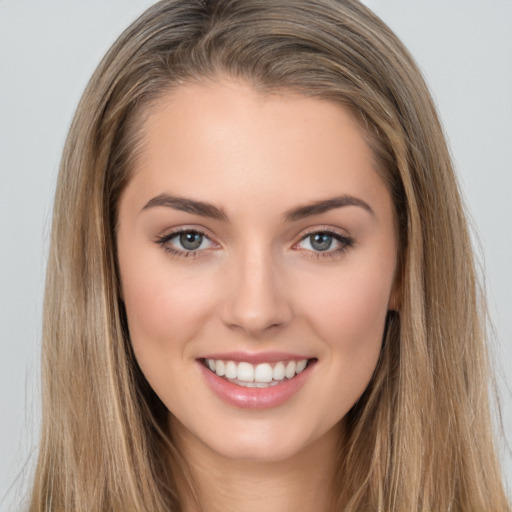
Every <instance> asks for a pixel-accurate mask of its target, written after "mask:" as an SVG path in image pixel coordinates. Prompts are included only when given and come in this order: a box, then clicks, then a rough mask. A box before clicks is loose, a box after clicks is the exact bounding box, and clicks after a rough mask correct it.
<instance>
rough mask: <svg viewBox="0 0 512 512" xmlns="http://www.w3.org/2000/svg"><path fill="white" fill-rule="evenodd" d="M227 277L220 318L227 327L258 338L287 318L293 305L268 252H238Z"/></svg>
mask: <svg viewBox="0 0 512 512" xmlns="http://www.w3.org/2000/svg"><path fill="white" fill-rule="evenodd" d="M226 277H227V281H228V283H227V286H226V291H227V294H226V300H225V301H224V303H223V307H222V320H223V322H224V324H225V325H227V326H228V327H229V328H231V329H234V330H239V331H242V332H243V333H244V334H246V335H248V336H251V337H255V338H259V337H262V336H264V335H265V334H267V333H268V332H270V331H274V330H276V329H278V328H282V327H283V326H285V325H286V324H288V323H289V322H290V320H291V318H292V316H293V311H292V307H291V304H290V302H289V300H288V299H287V293H286V289H285V288H286V287H285V285H284V282H283V278H282V274H281V273H280V272H279V269H278V268H277V265H276V264H275V263H274V262H273V259H272V256H271V255H270V254H259V255H255V254H252V255H250V256H247V257H243V256H241V257H240V259H239V261H238V262H237V263H236V264H235V265H232V266H231V268H230V272H229V273H228V275H227V276H226Z"/></svg>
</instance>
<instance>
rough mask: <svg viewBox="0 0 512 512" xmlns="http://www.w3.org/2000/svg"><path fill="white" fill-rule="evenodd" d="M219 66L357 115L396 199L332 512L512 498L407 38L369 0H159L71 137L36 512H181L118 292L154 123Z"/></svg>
mask: <svg viewBox="0 0 512 512" xmlns="http://www.w3.org/2000/svg"><path fill="white" fill-rule="evenodd" d="M219 74H228V75H230V76H233V77H235V78H238V79H242V80H245V81H247V82H249V83H250V84H252V85H253V86H254V87H255V88H258V89H261V90H267V91H269V90H270V91H271V90H273V89H284V90H291V91H294V92H299V93H301V94H304V95H308V96H313V97H318V98H322V99H327V100H330V101H335V102H341V103H343V104H344V105H346V106H348V107H349V108H351V109H353V110H354V112H356V113H357V115H358V116H359V117H360V120H361V124H362V126H363V127H364V128H365V133H366V137H367V140H368V143H369V144H370V146H371V147H372V149H373V151H374V153H375V157H376V162H377V164H378V169H379V172H380V173H381V175H382V177H383V179H384V180H385V181H386V183H387V185H388V187H389V190H390V192H391V194H392V196H393V199H394V202H395V210H396V218H397V229H398V230H399V239H400V248H399V253H400V275H399V279H400V283H401V298H400V305H399V312H398V313H390V315H389V318H388V322H387V326H386V336H385V340H384V343H383V348H382V354H381V358H380V361H379V365H378V367H377V369H376V372H375V375H374V378H373V380H372V382H371V384H370V386H369V387H368V389H367V390H366V391H365V393H364V395H363V396H362V397H361V399H360V400H359V401H358V403H357V404H356V405H355V406H354V407H353V409H352V410H351V411H350V413H349V415H348V418H347V423H348V429H347V435H346V438H345V440H344V443H343V446H342V447H340V454H339V472H338V474H337V476H336V478H337V483H335V487H336V489H337V495H338V501H337V503H336V504H335V505H333V507H334V508H333V510H339V511H341V510H344V511H346V512H349V511H350V512H353V511H369V510H375V511H377V510H379V511H394V512H411V511H432V510H436V511H451V512H456V511H469V510H475V511H477V510H478V511H484V510H493V511H496V512H499V511H510V505H509V503H508V500H507V498H506V495H505V493H504V490H503V486H502V483H501V475H500V471H499V466H498V463H497V458H496V454H495V448H494V444H493V438H492V428H491V419H490V406H489V400H488V389H489V377H490V373H489V363H488V358H487V354H486V347H485V330H486V329H485V317H484V315H483V311H484V308H483V303H482V297H481V294H480V293H479V289H478V285H477V279H476V275H475V268H474V262H473V256H472V249H471V245H470V240H469V235H468V229H467V224H466V219H465V213H464V207H463V204H462V202H461V199H460V196H459V192H458V186H457V183H456V178H455V176H454V172H453V169H452V164H451V162H450V157H449V153H448V150H447V147H446V143H445V139H444V136H443V133H442V129H441V126H440V123H439V120H438V117H437V115H436V112H435V108H434V106H433V103H432V100H431V97H430V94H429V92H428V89H427V87H426V85H425V83H424V81H423V79H422V77H421V74H420V72H419V71H418V69H417V67H416V65H415V63H414V62H413V59H412V58H411V56H410V55H409V53H408V52H407V50H406V49H405V48H404V47H403V45H402V44H401V43H400V41H399V40H398V39H397V38H396V36H395V35H394V34H393V33H392V32H391V30H390V29H389V28H388V27H387V26H386V25H385V24H384V23H383V22H382V21H381V20H380V19H378V18H377V17H376V16H375V15H374V14H373V13H372V12H371V11H370V10H368V9H367V8H365V7H364V6H363V5H361V4H360V3H359V2H357V1H355V0H294V1H290V0H210V1H208V0H202V1H201V0H163V1H161V2H159V3H158V4H156V5H155V6H153V7H152V8H150V9H149V10H148V11H146V13H144V14H143V15H142V16H141V17H140V18H139V19H138V20H137V21H135V22H134V23H133V24H132V25H131V26H130V27H129V28H128V29H127V30H126V31H125V32H124V33H123V34H122V35H121V36H120V38H119V39H118V40H117V42H116V43H115V44H114V45H113V47H112V48H111V49H110V51H109V52H108V53H107V55H106V56H105V57H104V59H103V60H102V62H101V64H100V65H99V67H98V69H97V70H96V72H95V73H94V75H93V77H92V79H91V81H90V83H89V85H88V87H87V89H86V91H85V93H84V95H83V98H82V100H81V103H80V105H79V107H78V109H77V112H76V115H75V118H74V121H73V124H72V127H71V129H70V133H69V136H68V139H67V142H66V146H65V149H64V154H63V158H62V163H61V169H60V175H59V181H58V186H57V192H56V199H55V209H54V215H53V228H52V238H51V248H50V255H49V263H48V273H47V284H46V295H45V309H44V334H43V424H42V438H41V445H40V455H39V461H38V465H37V470H36V477H35V483H34V488H33V494H32V500H31V506H30V510H31V512H36V511H41V512H42V511H53V512H59V511H71V510H73V511H75V512H81V511H84V512H85V511H102V510H105V511H107V510H109V511H131V510H137V511H148V512H163V511H178V510H181V507H180V503H179V496H178V495H177V492H176V485H175V482H176V479H177V478H183V477H182V476H181V475H177V474H174V473H173V470H172V469H171V468H176V467H179V468H184V469H183V470H184V471H185V472H186V461H183V460H181V459H180V454H179V452H178V450H177V449H176V447H175V446H174V444H173V440H172V432H168V431H167V430H166V428H165V421H164V420H165V415H166V413H167V411H166V410H165V408H164V406H163V404H162V403H161V402H160V401H159V399H158V398H157V397H156V395H155V394H154V392H153V391H152V390H151V388H150V387H149V385H148V384H147V382H146V381H145V379H144V377H143V376H142V374H141V372H140V370H139V369H138V366H137V364H136V361H135V358H134V356H133V353H132V350H131V346H130V341H129V336H128V332H127V327H126V318H125V312H124V308H123V304H122V301H121V299H120V294H119V280H118V274H117V264H116V246H115V229H116V216H117V203H118V198H119V196H120V193H121V192H122V190H123V188H124V187H125V185H126V183H127V182H128V180H129V178H130V172H131V170H132V167H133V162H134V161H135V159H136V158H137V151H138V148H139V147H140V139H141V130H140V126H141V124H142V121H143V118H144V116H146V115H148V113H149V112H150V111H151V109H152V108H154V106H155V105H157V104H158V100H159V98H161V97H162V96H163V95H165V94H166V93H168V91H170V90H172V88H174V87H177V86H179V85H180V84H184V83H187V82H190V81H201V80H205V79H215V77H216V76H218V75H219ZM171 460H172V461H174V463H173V464H170V462H169V461H171Z"/></svg>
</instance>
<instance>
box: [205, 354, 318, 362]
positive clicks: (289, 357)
mask: <svg viewBox="0 0 512 512" xmlns="http://www.w3.org/2000/svg"><path fill="white" fill-rule="evenodd" d="M200 359H220V360H222V361H235V362H236V363H240V362H242V361H246V362H248V363H251V364H260V363H278V362H279V361H302V360H304V359H311V357H308V356H304V355H301V354H290V353H288V352H261V353H252V354H251V353H250V352H223V353H217V354H208V355H206V356H201V357H200Z"/></svg>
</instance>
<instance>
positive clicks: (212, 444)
mask: <svg viewBox="0 0 512 512" xmlns="http://www.w3.org/2000/svg"><path fill="white" fill-rule="evenodd" d="M143 134H144V147H143V151H142V153H141V155H140V157H139V158H138V160H137V162H136V166H135V172H134V175H133V177H132V179H131V180H130V182H129V184H128V185H127V187H126V189H125V191H124V192H123V194H122V196H121V199H120V204H119V229H118V235H117V244H118V254H119V265H120V275H121V282H122V292H123V299H124V302H125V306H126V312H127V317H128V324H129V330H130V336H131V340H132V343H133V348H134V351H135V355H136V357H137V360H138V362H139V365H140V367H141V369H142V371H143V372H144V374H145V376H146V378H147V380H148V382H149V383H150V384H151V386H152V387H153V389H154V390H155V392H156V393H157V394H158V396H159V397H160V398H161V400H162V401H163V402H164V404H165V405H166V406H167V408H168V409H169V411H170V412H171V414H170V415H169V424H170V427H171V429H172V430H173V434H174V436H175V438H176V441H177V443H178V445H179V447H180V449H181V450H182V451H183V453H184V454H185V457H186V459H187V460H188V461H189V463H190V466H191V468H192V470H193V472H194V474H195V477H196V480H197V482H198V486H199V490H200V495H201V497H202V500H203V504H202V507H203V508H202V510H205V511H217V510H219V511H220V510H223V511H226V510H236V511H239V512H241V511H246V512H247V511H252V510H258V511H260V510H267V511H274V510H275V511H277V510H279V511H288V510H290V511H291V510H302V511H308V510H310V511H313V510H324V509H325V507H326V506H327V500H328V498H329V496H330V480H331V477H332V475H333V472H334V467H335V460H334V457H335V454H336V453H337V447H338V445H339V442H340V438H341V434H342V431H343V418H344V417H345V415H346V413H347V412H348V411H349V410H350V408H351V407H352V406H353V405H354V403H355V402H356V401H357V399H358V398H359V397H360V396H361V394H362V393H363V391H364V390H365V388H366V387H367V385H368V383H369V381H370V379H371V377H372V374H373V372H374V369H375V367H376V364H377V361H378V358H379V353H380V349H381V344H382V337H383V331H384V324H385V318H386V314H387V311H388V309H389V308H390V304H391V303H392V301H393V300H394V299H395V297H394V296H395V294H396V293H395V291H394V272H395V266H396V243H397V240H396V233H395V229H394V217H393V204H392V200H391V197H390V194H389V192H388V190H387V188H386V186H385V185H384V183H383V181H382V179H381V178H380V177H379V174H378V173H377V171H376V169H375V164H374V159H373V155H372V152H371V150H370V148H369V147H368V145H367V144H366V142H365V140H364V137H363V133H362V129H361V128H360V126H359V124H358V123H357V121H356V119H355V117H354V116H353V115H352V113H351V112H350V111H348V110H347V109H345V108H343V107H341V106H339V105H336V104H334V103H330V102H328V101H325V100H320V99H313V98H306V97H303V96H300V95H296V94H292V93H289V92H283V94H272V95H269V94H267V95H264V94H262V93H261V92H257V91H255V90H254V89H253V88H251V87H250V86H249V85H247V84H245V83H240V82H233V81H230V80H228V79H224V78H221V79H219V80H218V81H215V82H208V83H204V84H201V85H198V84H194V85H192V84H187V85H183V86H180V88H178V89H177V90H175V91H173V92H172V93H171V94H169V95H168V96H167V97H166V98H164V99H163V100H162V101H161V103H160V104H159V105H158V108H155V109H154V110H153V111H152V113H151V114H150V115H149V117H148V119H147V121H146V122H145V124H144V126H143ZM161 194H171V195H172V196H179V197H187V198H192V199H194V200H197V201H203V202H208V203H211V204H213V205H215V206H216V207H217V208H218V209H220V210H222V212H223V213H224V214H225V216H226V219H214V218H210V217H206V216H203V215H199V214H197V213H190V212H185V211H180V210H178V209H176V208H173V207H170V206H162V205H154V204H153V205H152V206H151V205H149V206H146V205H148V202H150V201H151V200H152V199H153V198H155V197H158V196H160V195H161ZM347 195H349V196H351V197H354V198H356V199H358V200H360V201H364V203H365V204H367V205H368V206H369V208H370V209H371V212H370V211H369V210H368V209H367V208H365V207H362V206H359V205H348V206H342V207H337V208H332V209H329V210H328V211H324V212H322V213H316V214H314V215H309V216H306V217H303V218H300V219H290V218H288V219H285V217H286V214H287V212H288V213H289V212H290V211H291V210H293V209H296V208H297V207H299V206H303V205H308V204H311V203H314V202H317V201H322V200H326V199H330V198H333V197H341V196H347ZM145 206H146V207H145ZM182 227H183V228H186V229H191V230H197V231H200V232H202V233H204V234H205V235H206V237H207V238H206V237H205V238H203V242H202V245H201V247H200V249H199V250H197V251H189V252H188V253H185V249H184V248H183V246H181V245H180V242H179V237H174V238H169V235H170V234H172V233H174V231H175V230H176V229H177V228H182ZM326 230H328V231H333V232H335V233H336V234H337V235H339V236H341V237H345V238H343V239H342V240H345V239H350V240H351V243H350V244H349V245H347V246H346V247H344V249H343V250H341V249H342V248H343V244H342V243H341V242H338V241H336V240H335V239H333V245H332V246H331V248H329V250H328V251H324V252H322V251H318V250H315V247H316V246H315V247H314V246H313V245H312V244H311V239H310V238H308V235H309V234H311V233H312V232H313V233H318V232H325V231H326ZM165 236H167V240H166V242H165V244H162V243H159V239H160V240H161V238H162V237H165ZM337 249H340V250H337ZM169 250H171V251H176V250H178V251H180V250H181V251H182V252H181V254H175V253H172V252H169ZM228 351H243V352H248V353H261V352H267V351H280V352H290V353H294V354H297V353H299V354H305V355H307V356H308V357H313V358H316V360H317V362H316V364H315V365H314V367H313V368H312V369H311V372H310V374H309V376H308V378H307V380H306V382H305V384H304V385H303V386H302V387H301V388H300V390H299V391H298V392H297V393H295V394H294V395H293V396H292V397H291V398H290V399H289V400H287V401H286V402H285V403H284V404H283V405H280V406H278V407H273V408H269V409H264V410H256V411H255V410H248V409H242V408H238V407H234V406H232V405H229V404H227V403H225V402H224V401H223V400H221V399H220V398H219V397H218V396H217V395H215V394H214V393H213V392H212V390H211V389H210V388H209V387H208V386H207V384H206V383H205V379H204V376H203V375H202V372H201V369H200V366H199V363H198V360H197V359H198V358H200V357H204V356H205V355H206V354H210V353H223V352H228ZM183 493H184V501H185V504H186V505H185V509H186V510H190V511H192V510H195V508H194V506H193V504H192V502H191V501H189V500H188V499H187V496H186V493H185V491H183Z"/></svg>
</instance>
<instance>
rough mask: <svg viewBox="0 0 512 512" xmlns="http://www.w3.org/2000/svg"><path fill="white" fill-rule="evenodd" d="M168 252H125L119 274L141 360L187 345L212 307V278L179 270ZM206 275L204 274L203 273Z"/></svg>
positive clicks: (135, 344) (138, 356)
mask: <svg viewBox="0 0 512 512" xmlns="http://www.w3.org/2000/svg"><path fill="white" fill-rule="evenodd" d="M172 263H173V262H172V260H171V258H170V256H167V255H165V254H158V253H157V254H155V255H154V256H148V253H147V252H146V253H145V254H144V253H142V251H141V253H140V254H139V253H138V251H137V250H131V251H124V252H123V258H122V259H121V260H120V273H121V276H122V288H123V295H124V303H125V308H126V314H127V318H128V327H129V331H130V338H131V341H132V345H133V348H134V350H135V354H136V356H137V359H138V360H139V363H140V364H141V366H142V361H143V360H144V359H147V360H148V361H149V360H151V357H156V358H157V359H158V357H159V354H160V356H164V355H165V354H166V353H172V354H173V355H175V354H176V353H177V352H180V353H183V352H184V351H185V350H186V349H187V342H189V341H190V340H191V339H194V338H195V337H196V336H197V333H198V331H199V329H200V328H201V326H202V325H203V324H204V323H205V322H204V319H205V317H207V316H208V315H209V314H210V312H211V311H212V301H211V297H212V293H211V290H210V288H211V286H212V285H211V280H207V279H199V274H200V273H198V272H192V271H188V270H186V269H185V270H183V269H181V270H180V271H177V270H176V269H175V268H174V266H173V264H172ZM203 277H204V276H203Z"/></svg>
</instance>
